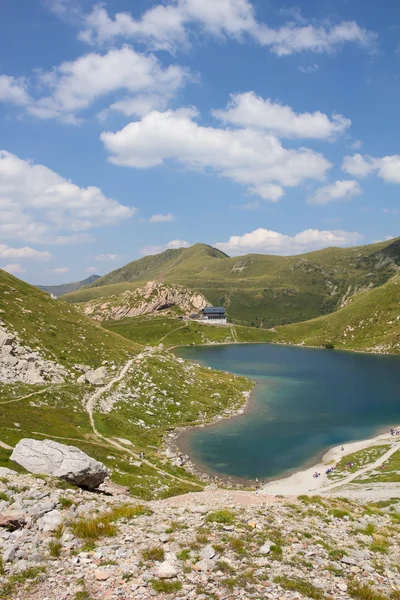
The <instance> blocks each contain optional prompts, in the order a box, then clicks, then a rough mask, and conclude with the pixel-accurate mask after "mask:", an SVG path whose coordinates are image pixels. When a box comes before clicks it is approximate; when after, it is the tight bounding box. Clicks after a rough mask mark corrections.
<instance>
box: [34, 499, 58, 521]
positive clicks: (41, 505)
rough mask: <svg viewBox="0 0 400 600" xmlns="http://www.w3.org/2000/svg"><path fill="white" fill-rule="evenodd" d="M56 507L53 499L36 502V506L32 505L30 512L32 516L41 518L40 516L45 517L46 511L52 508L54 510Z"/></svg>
mask: <svg viewBox="0 0 400 600" xmlns="http://www.w3.org/2000/svg"><path fill="white" fill-rule="evenodd" d="M55 507H56V503H55V502H51V501H47V502H38V503H37V504H34V506H32V507H31V508H30V509H29V514H30V515H31V516H32V517H34V518H36V519H39V518H40V517H43V515H45V514H46V513H49V512H50V511H51V510H54V508H55Z"/></svg>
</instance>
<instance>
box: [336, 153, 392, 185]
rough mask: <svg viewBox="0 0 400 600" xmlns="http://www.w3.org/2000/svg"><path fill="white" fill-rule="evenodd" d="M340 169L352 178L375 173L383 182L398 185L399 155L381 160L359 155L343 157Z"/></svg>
mask: <svg viewBox="0 0 400 600" xmlns="http://www.w3.org/2000/svg"><path fill="white" fill-rule="evenodd" d="M342 169H343V171H345V172H346V173H350V175H353V177H365V176H367V175H370V174H371V173H377V175H378V177H380V178H381V179H383V180H384V181H387V182H390V183H400V154H393V155H392V156H384V157H383V158H374V157H373V156H368V155H365V156H363V155H361V154H354V155H353V156H345V157H344V159H343V165H342Z"/></svg>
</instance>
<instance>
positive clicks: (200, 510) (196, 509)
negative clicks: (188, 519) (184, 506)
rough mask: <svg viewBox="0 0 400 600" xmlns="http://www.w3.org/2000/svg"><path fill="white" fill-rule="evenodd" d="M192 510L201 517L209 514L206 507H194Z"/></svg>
mask: <svg viewBox="0 0 400 600" xmlns="http://www.w3.org/2000/svg"><path fill="white" fill-rule="evenodd" d="M190 510H191V512H192V513H198V514H200V515H205V514H207V513H208V508H207V507H206V506H192V508H191V509H190Z"/></svg>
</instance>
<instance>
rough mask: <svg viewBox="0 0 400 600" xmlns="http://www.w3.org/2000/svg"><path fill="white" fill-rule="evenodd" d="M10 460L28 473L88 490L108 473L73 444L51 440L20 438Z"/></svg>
mask: <svg viewBox="0 0 400 600" xmlns="http://www.w3.org/2000/svg"><path fill="white" fill-rule="evenodd" d="M11 460H13V461H15V462H16V463H18V464H19V465H21V466H23V467H24V468H25V469H26V470H27V471H29V472H30V473H35V474H43V475H53V476H54V477H59V478H60V479H64V480H65V481H68V482H69V483H73V484H75V485H79V486H82V487H85V488H87V489H91V490H93V489H96V488H98V487H99V485H100V484H101V483H103V482H104V480H105V478H106V477H107V475H108V470H107V467H105V465H103V463H101V462H98V461H97V460H94V458H91V457H90V456H88V455H87V454H85V453H84V452H82V450H79V448H75V446H65V445H64V444H59V443H58V442H53V441H52V440H43V441H42V440H32V439H29V438H25V439H22V440H20V441H19V442H18V444H17V445H16V446H15V448H14V451H13V453H12V455H11Z"/></svg>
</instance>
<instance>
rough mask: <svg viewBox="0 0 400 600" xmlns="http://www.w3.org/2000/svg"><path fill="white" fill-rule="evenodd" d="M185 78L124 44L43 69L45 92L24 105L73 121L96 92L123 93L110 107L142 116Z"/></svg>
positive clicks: (180, 71) (36, 113) (163, 102)
mask: <svg viewBox="0 0 400 600" xmlns="http://www.w3.org/2000/svg"><path fill="white" fill-rule="evenodd" d="M188 78H189V72H188V71H187V70H186V69H185V68H183V67H180V66H177V65H170V66H168V67H166V68H165V69H164V68H163V67H162V66H161V65H160V63H159V61H158V59H157V58H156V57H155V56H154V55H152V54H149V55H145V54H140V53H139V52H136V51H135V50H133V49H132V48H130V47H129V46H124V47H123V48H119V49H116V48H113V49H111V50H109V51H108V52H107V53H105V54H97V53H94V52H92V53H89V54H86V55H84V56H81V57H80V58H78V59H77V60H75V61H66V62H63V63H61V65H59V66H58V67H54V68H53V70H52V71H49V72H45V73H42V74H41V75H40V83H41V85H42V86H43V87H45V88H47V89H49V90H50V94H49V95H48V96H44V97H42V98H40V99H39V100H36V101H32V102H31V103H30V104H29V105H28V106H27V110H28V112H29V113H31V114H32V115H34V116H36V117H38V118H40V119H53V118H56V119H60V120H62V121H64V122H67V123H71V124H78V123H79V122H80V118H79V117H77V116H76V113H79V112H80V111H84V110H85V109H87V108H88V107H90V106H91V105H92V104H94V103H95V101H96V100H98V99H99V98H101V97H104V96H108V95H110V94H115V93H116V92H123V93H125V94H127V96H126V97H125V98H122V99H119V100H117V101H116V102H113V103H112V104H111V106H110V110H116V111H120V112H123V113H124V114H128V115H131V114H139V115H141V114H143V112H145V111H147V110H148V109H149V107H150V108H154V107H157V108H164V107H165V106H166V105H167V102H168V100H169V99H170V98H171V97H172V96H173V95H174V94H175V93H176V91H177V90H178V89H179V88H181V87H182V86H183V85H184V83H186V81H187V80H188ZM104 114H106V113H105V111H103V112H102V113H101V115H103V116H104Z"/></svg>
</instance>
